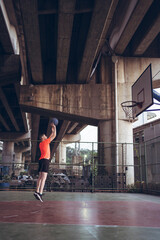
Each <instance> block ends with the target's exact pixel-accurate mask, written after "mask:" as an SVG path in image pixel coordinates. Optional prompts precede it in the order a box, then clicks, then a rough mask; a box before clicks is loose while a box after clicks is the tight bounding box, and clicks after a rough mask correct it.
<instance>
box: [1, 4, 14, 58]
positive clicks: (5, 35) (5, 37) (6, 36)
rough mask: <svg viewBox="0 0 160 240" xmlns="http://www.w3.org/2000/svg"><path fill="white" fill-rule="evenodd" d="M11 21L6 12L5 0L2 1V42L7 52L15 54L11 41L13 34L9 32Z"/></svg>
mask: <svg viewBox="0 0 160 240" xmlns="http://www.w3.org/2000/svg"><path fill="white" fill-rule="evenodd" d="M8 26H9V21H8V16H7V14H6V10H5V6H4V3H3V1H0V33H1V34H0V42H1V45H2V49H3V50H4V53H6V54H14V49H13V45H12V41H11V36H10V33H9V29H8Z"/></svg>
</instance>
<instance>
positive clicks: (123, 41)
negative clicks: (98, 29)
mask: <svg viewBox="0 0 160 240" xmlns="http://www.w3.org/2000/svg"><path fill="white" fill-rule="evenodd" d="M152 2H153V0H148V1H146V0H139V1H138V3H137V5H136V7H135V9H134V10H133V12H132V14H131V17H130V19H129V20H128V22H127V24H126V26H125V28H124V31H123V32H122V34H121V36H120V39H119V41H118V43H117V45H116V48H115V52H116V53H117V54H123V52H124V50H125V49H126V47H127V45H128V43H129V42H130V40H131V38H132V37H133V35H134V33H135V31H136V30H137V28H138V26H139V24H140V23H141V21H142V19H143V17H144V16H145V14H146V12H147V11H148V9H149V7H150V6H151V4H152Z"/></svg>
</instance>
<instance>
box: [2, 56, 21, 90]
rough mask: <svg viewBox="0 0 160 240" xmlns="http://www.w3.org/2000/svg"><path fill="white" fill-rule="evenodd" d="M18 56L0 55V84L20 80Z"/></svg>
mask: <svg viewBox="0 0 160 240" xmlns="http://www.w3.org/2000/svg"><path fill="white" fill-rule="evenodd" d="M20 68H21V66H20V57H19V55H14V54H12V55H1V56H0V69H1V71H0V86H3V85H7V84H10V83H15V82H20V73H21V70H20Z"/></svg>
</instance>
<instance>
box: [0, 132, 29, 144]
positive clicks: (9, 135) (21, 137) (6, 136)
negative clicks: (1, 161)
mask: <svg viewBox="0 0 160 240" xmlns="http://www.w3.org/2000/svg"><path fill="white" fill-rule="evenodd" d="M30 138H31V134H30V132H28V133H22V132H5V133H4V132H1V133H0V140H1V141H5V140H6V141H13V142H16V141H19V142H20V141H25V140H27V139H28V140H29V139H30Z"/></svg>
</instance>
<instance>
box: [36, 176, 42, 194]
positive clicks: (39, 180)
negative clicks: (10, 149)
mask: <svg viewBox="0 0 160 240" xmlns="http://www.w3.org/2000/svg"><path fill="white" fill-rule="evenodd" d="M41 181H42V172H39V177H38V180H37V188H36V192H37V193H39V190H40V186H41Z"/></svg>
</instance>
